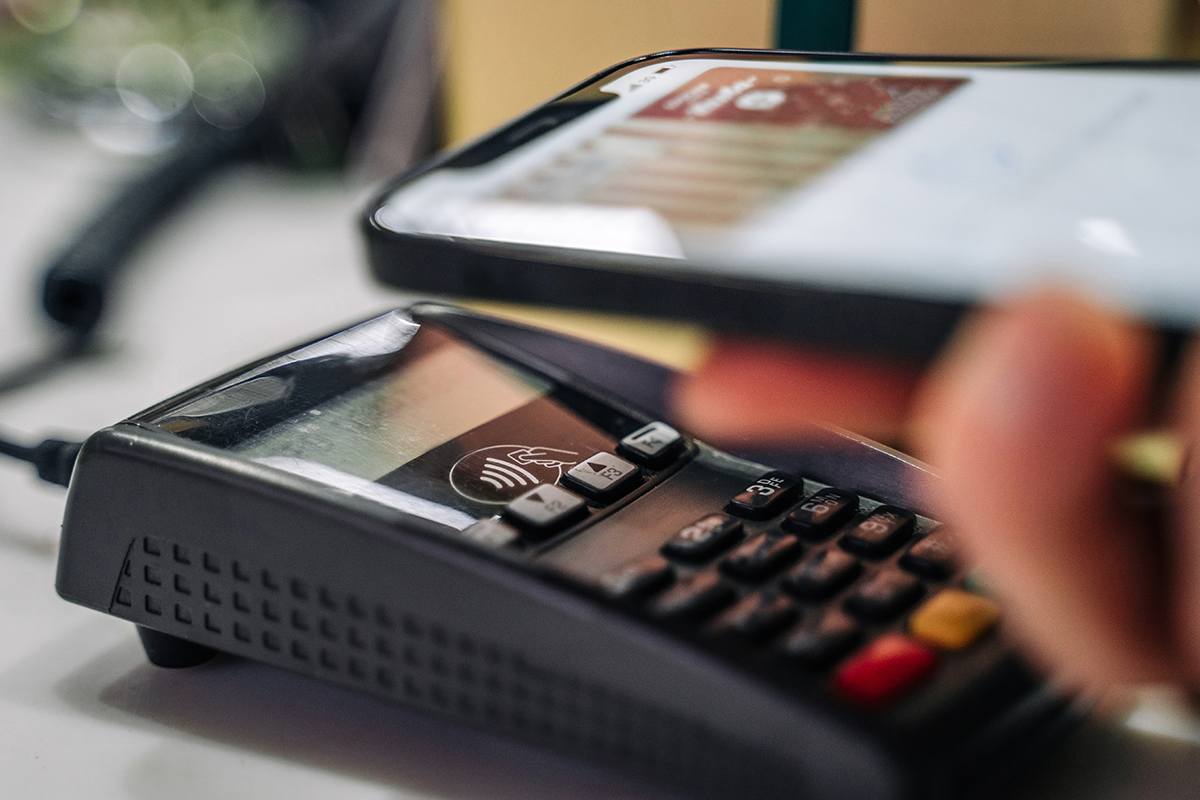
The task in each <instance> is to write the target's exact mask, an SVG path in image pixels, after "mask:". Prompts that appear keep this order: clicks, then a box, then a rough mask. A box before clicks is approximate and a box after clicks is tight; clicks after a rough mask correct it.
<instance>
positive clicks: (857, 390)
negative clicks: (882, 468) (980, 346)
mask: <svg viewBox="0 0 1200 800" xmlns="http://www.w3.org/2000/svg"><path fill="white" fill-rule="evenodd" d="M917 379H918V373H917V372H916V371H915V370H911V369H904V368H901V367H896V366H893V365H888V364H883V363H874V362H871V361H869V360H866V359H861V360H856V359H852V358H849V357H843V356H838V355H831V354H828V353H820V352H816V351H806V350H803V349H800V348H794V347H788V346H783V345H777V344H767V343H757V342H739V341H724V342H719V343H717V344H716V345H715V346H714V348H713V349H712V350H711V352H710V353H709V355H708V356H707V358H706V359H705V361H704V363H703V364H702V365H701V367H700V369H699V370H697V371H696V372H695V373H694V374H693V375H691V376H689V377H687V378H685V379H683V381H682V382H681V383H680V384H679V385H677V386H676V387H675V391H674V398H673V400H674V405H675V408H676V409H677V414H678V419H679V420H680V422H682V423H683V424H684V425H685V426H687V427H688V428H689V429H691V430H692V431H694V432H696V433H698V434H700V435H701V436H705V437H708V438H710V439H713V440H715V441H723V442H731V441H740V442H747V441H751V442H772V441H774V442H781V441H782V442H786V441H788V439H789V438H794V437H795V436H797V435H803V434H804V433H805V432H806V431H808V430H810V429H811V426H812V424H813V423H814V422H823V423H831V424H834V425H840V426H843V427H846V428H849V429H851V430H853V431H855V432H857V433H862V434H865V435H868V436H875V437H877V438H890V437H891V436H892V435H893V434H894V433H895V432H896V431H897V430H899V428H900V426H901V424H902V422H903V420H904V418H905V415H906V413H907V411H908V404H909V400H910V398H911V396H912V393H913V390H914V388H915V386H916V383H917Z"/></svg>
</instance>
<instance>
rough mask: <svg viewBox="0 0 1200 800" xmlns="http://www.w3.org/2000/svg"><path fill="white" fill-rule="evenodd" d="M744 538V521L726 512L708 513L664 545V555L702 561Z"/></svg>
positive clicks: (683, 528) (682, 529)
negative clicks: (727, 514)
mask: <svg viewBox="0 0 1200 800" xmlns="http://www.w3.org/2000/svg"><path fill="white" fill-rule="evenodd" d="M741 538H742V523H741V521H740V520H736V519H734V518H733V517H729V516H726V515H725V514H708V515H706V516H703V517H701V518H700V519H698V520H696V521H695V522H693V523H692V524H691V525H685V526H684V527H682V528H680V529H679V532H678V533H676V534H675V535H674V536H672V537H671V540H670V541H668V542H667V543H666V544H665V545H663V548H662V551H663V554H664V555H668V556H671V557H672V558H678V559H681V560H684V561H702V560H704V559H706V558H708V557H709V556H711V555H713V554H715V553H717V552H719V551H721V550H724V549H725V548H726V547H728V546H729V545H731V544H733V543H734V542H736V541H737V540H739V539H741Z"/></svg>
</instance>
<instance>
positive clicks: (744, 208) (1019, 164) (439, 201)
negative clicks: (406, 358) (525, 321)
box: [376, 57, 1200, 323]
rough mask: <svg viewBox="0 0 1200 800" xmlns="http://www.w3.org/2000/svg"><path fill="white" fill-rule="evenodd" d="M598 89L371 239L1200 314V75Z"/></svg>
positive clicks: (651, 79)
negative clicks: (413, 237)
mask: <svg viewBox="0 0 1200 800" xmlns="http://www.w3.org/2000/svg"><path fill="white" fill-rule="evenodd" d="M584 92H585V93H587V92H590V94H588V95H587V96H588V97H597V96H599V97H604V98H606V99H607V100H606V102H598V103H595V105H594V107H589V110H587V111H586V113H579V114H575V115H572V116H571V118H570V119H569V120H568V121H564V122H562V123H561V124H560V125H556V126H555V127H554V128H553V130H551V131H550V132H548V133H545V134H543V135H539V136H537V137H536V138H533V139H531V140H530V141H528V142H526V143H523V144H518V145H516V146H514V147H512V148H511V149H509V150H507V151H506V152H503V153H502V154H500V155H498V156H497V157H495V158H492V159H490V160H488V161H486V162H485V163H482V164H476V165H471V166H455V165H454V163H453V162H451V163H450V164H449V165H448V166H446V167H443V168H441V169H438V170H435V171H433V172H430V173H427V174H425V175H424V176H422V177H420V178H418V179H416V180H414V181H412V182H410V183H408V184H406V185H404V186H403V187H401V188H400V189H398V190H397V191H396V192H395V193H394V194H392V195H391V196H390V197H389V198H388V199H387V200H386V202H385V203H384V205H383V206H382V207H381V208H380V209H379V210H378V211H377V213H376V219H377V221H378V222H379V223H380V224H381V225H383V226H384V227H385V228H390V229H393V230H396V231H399V232H411V233H428V234H437V235H450V236H459V237H469V238H472V239H477V240H484V241H493V242H498V243H510V244H520V245H526V246H528V245H540V246H545V247H550V248H554V249H555V250H559V249H569V250H578V251H588V252H592V253H608V254H611V255H612V256H613V257H614V258H613V263H614V264H619V265H620V267H621V268H622V269H636V268H638V261H637V260H636V259H629V258H628V256H630V255H637V256H652V257H656V258H655V259H654V260H653V268H654V269H659V270H661V269H671V268H672V265H673V264H674V265H678V267H680V268H684V267H686V268H687V269H688V270H689V271H690V272H695V271H697V270H702V271H703V270H707V271H711V272H713V273H715V274H730V273H732V274H735V275H738V276H741V277H748V278H758V279H765V280H769V281H775V282H784V283H801V284H807V285H815V286H821V287H832V288H843V289H849V290H861V291H868V292H901V293H908V294H913V293H915V294H918V295H921V296H925V297H932V298H935V299H946V300H952V301H964V300H965V301H968V302H970V301H975V300H979V299H981V298H987V297H990V296H994V295H997V294H1000V293H1003V292H1005V291H1008V290H1010V289H1013V288H1017V287H1019V286H1021V285H1024V284H1027V283H1029V282H1032V281H1047V280H1054V281H1059V282H1070V283H1075V284H1082V285H1084V286H1086V287H1088V288H1090V289H1092V290H1093V291H1094V292H1096V293H1099V294H1101V295H1107V296H1108V297H1109V298H1110V299H1112V300H1115V301H1117V302H1118V303H1120V304H1122V305H1124V306H1126V307H1128V308H1129V309H1130V310H1132V311H1134V312H1137V313H1141V314H1143V315H1147V316H1149V317H1151V318H1156V319H1162V320H1166V321H1172V322H1183V323H1189V322H1193V321H1194V320H1195V318H1196V317H1197V315H1198V312H1197V309H1200V269H1197V268H1196V264H1195V254H1196V252H1197V251H1198V250H1200V224H1197V222H1196V219H1197V214H1196V212H1195V210H1194V203H1195V201H1194V199H1193V195H1194V192H1195V190H1196V188H1197V187H1200V81H1197V79H1196V72H1195V71H1194V70H1187V69H1181V70H1153V69H1141V70H1139V69H1133V68H1128V69H1114V68H1105V69H1086V68H1079V67H1051V66H1038V67H1027V66H1026V67H1023V66H1015V65H1012V66H956V65H937V66H935V65H921V64H897V63H863V62H858V63H854V62H849V61H847V62H828V61H822V62H811V61H801V60H794V61H791V60H779V59H772V60H755V59H754V58H753V57H746V58H694V57H693V58H666V59H655V60H651V61H649V62H647V63H646V64H644V65H642V66H637V67H635V68H631V69H627V70H625V71H624V72H621V73H618V74H617V75H616V76H609V77H607V78H604V79H601V81H600V82H599V83H598V84H596V85H594V86H592V87H589V88H588V89H586V90H584ZM578 94H579V93H577V95H578ZM577 95H576V96H577ZM576 96H568V97H566V98H564V99H563V100H562V101H560V103H559V105H560V106H562V107H569V104H570V103H571V102H573V98H574V97H576ZM551 108H552V107H551ZM621 256H625V257H626V258H624V259H621V258H620V257H621ZM645 268H651V267H649V266H648V265H647V266H646V267H645Z"/></svg>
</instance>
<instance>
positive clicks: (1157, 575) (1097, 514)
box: [674, 291, 1200, 686]
mask: <svg viewBox="0 0 1200 800" xmlns="http://www.w3.org/2000/svg"><path fill="white" fill-rule="evenodd" d="M1153 364H1154V349H1153V342H1152V341H1151V339H1150V337H1149V336H1148V335H1147V334H1146V332H1144V331H1142V330H1139V329H1138V328H1137V327H1135V326H1134V325H1132V324H1131V323H1130V322H1129V321H1127V320H1125V319H1123V318H1121V317H1119V316H1117V315H1115V314H1112V313H1110V312H1108V311H1106V310H1104V309H1101V308H1099V307H1097V306H1095V305H1093V304H1091V303H1090V302H1088V301H1086V300H1084V299H1082V298H1080V297H1078V296H1075V295H1072V294H1068V293H1065V292H1058V291H1045V292H1040V293H1036V294H1032V295H1028V296H1025V297H1023V298H1020V299H1017V300H1015V301H1013V302H1011V303H1009V304H1007V305H1005V306H1003V307H1000V308H997V309H994V310H990V311H985V312H981V313H980V314H979V315H978V316H976V317H975V318H974V319H973V320H971V321H970V322H968V323H967V324H966V325H965V326H964V328H963V330H962V331H961V332H960V333H959V335H958V337H957V338H956V340H955V342H954V343H953V344H952V345H951V347H950V348H949V349H948V351H947V353H946V354H945V355H944V356H943V357H942V359H941V360H940V362H939V363H938V364H937V365H936V366H935V367H934V368H933V369H932V370H931V371H930V373H929V374H928V375H925V376H921V375H919V374H917V373H916V372H915V371H912V370H906V369H903V368H899V367H895V366H887V365H880V364H870V363H868V362H865V361H853V360H848V359H838V358H836V357H831V356H829V355H821V354H814V353H806V352H804V351H802V350H799V349H790V348H787V347H784V346H779V345H763V344H753V343H745V342H723V343H721V344H719V345H718V346H717V347H716V348H715V349H714V350H713V352H712V354H711V356H710V357H709V359H708V360H707V361H706V363H705V364H704V365H702V366H701V368H700V369H699V370H698V371H697V372H696V373H695V374H694V375H693V376H691V377H689V378H688V379H686V380H684V381H683V382H682V383H681V384H680V385H679V386H677V387H676V391H675V394H674V400H675V405H676V409H677V412H678V418H679V419H680V421H681V422H683V423H684V424H686V425H687V426H688V427H689V428H691V429H692V430H693V431H695V432H696V433H697V434H699V435H701V436H706V437H708V438H710V439H712V440H714V441H716V442H722V441H724V442H730V441H738V442H741V443H745V442H747V441H759V442H762V443H767V442H770V441H774V442H775V443H781V442H786V441H787V439H788V437H789V436H790V435H801V434H802V433H803V432H804V431H805V430H806V429H807V428H809V427H810V426H811V425H812V423H813V422H814V421H817V422H826V423H833V424H837V425H841V426H844V427H847V428H850V429H852V430H855V431H856V432H859V433H863V434H867V435H872V436H875V437H882V438H894V437H895V436H896V435H897V434H900V433H904V434H906V435H907V438H908V441H910V442H911V443H912V444H913V446H914V449H915V451H916V455H918V456H920V457H922V458H924V459H925V460H927V461H928V462H929V463H930V464H932V465H933V467H934V468H935V469H936V470H937V471H938V472H939V473H940V474H941V476H942V477H941V478H940V479H939V480H938V481H937V482H936V483H935V484H934V485H931V486H929V487H928V491H929V497H930V505H931V507H932V509H933V510H934V512H935V514H936V515H937V516H939V517H940V518H941V519H943V520H944V521H945V522H946V523H948V524H949V525H952V526H953V528H954V529H955V530H956V531H957V532H958V533H959V534H960V536H961V538H962V540H963V543H964V546H965V548H966V549H967V551H968V555H969V556H970V557H971V559H972V561H973V562H974V563H976V564H978V565H979V566H980V567H981V568H982V569H983V571H984V572H985V574H986V575H987V576H988V580H989V585H990V586H992V587H993V588H994V589H995V590H996V592H997V594H999V595H1000V596H1001V597H1002V599H1003V601H1004V603H1005V608H1006V613H1007V614H1008V617H1009V620H1010V622H1011V625H1010V629H1011V630H1012V631H1014V632H1015V633H1016V634H1017V636H1018V637H1020V638H1023V639H1025V640H1026V641H1027V644H1028V646H1029V647H1030V649H1031V650H1032V651H1033V653H1034V654H1035V656H1037V657H1039V658H1041V659H1042V660H1045V661H1046V662H1048V663H1049V664H1050V665H1052V666H1053V667H1055V668H1056V670H1057V671H1058V672H1059V674H1061V675H1062V676H1063V677H1065V678H1066V679H1068V680H1072V681H1074V682H1079V683H1084V684H1088V685H1091V686H1112V685H1116V684H1126V685H1127V684H1136V683H1145V682H1173V683H1178V684H1181V685H1189V686H1195V685H1196V684H1197V682H1198V681H1200V508H1197V504H1198V503H1200V491H1198V490H1200V477H1198V476H1197V475H1196V474H1195V472H1194V471H1189V474H1186V475H1185V476H1184V477H1183V479H1182V483H1181V485H1180V486H1179V487H1178V489H1177V497H1178V503H1177V506H1178V507H1177V508H1176V509H1174V511H1175V514H1174V517H1173V520H1172V524H1170V525H1167V526H1166V529H1165V530H1158V529H1155V530H1149V529H1147V526H1145V525H1143V524H1139V520H1137V519H1135V518H1133V517H1132V516H1131V514H1130V513H1129V510H1128V509H1127V508H1123V507H1122V505H1121V503H1120V499H1119V498H1120V496H1121V495H1120V492H1118V491H1116V487H1117V484H1118V482H1119V480H1120V476H1119V475H1118V473H1117V470H1116V469H1115V467H1114V460H1113V458H1112V448H1113V445H1114V442H1115V441H1116V440H1118V439H1119V438H1120V437H1121V436H1122V435H1124V434H1125V433H1127V432H1128V431H1130V430H1132V429H1134V428H1135V427H1136V426H1137V425H1138V424H1139V423H1140V422H1143V421H1144V419H1145V417H1146V415H1147V413H1148V411H1147V409H1148V405H1149V402H1150V397H1149V395H1150V391H1149V382H1150V378H1151V372H1152V367H1153ZM1187 366H1188V367H1190V368H1189V369H1185V372H1184V374H1185V375H1187V376H1189V378H1190V379H1185V380H1184V381H1183V382H1182V383H1183V385H1182V386H1181V387H1180V388H1179V389H1178V394H1177V397H1176V398H1175V406H1174V408H1175V409H1176V412H1175V415H1174V416H1175V423H1176V425H1177V426H1178V428H1179V430H1180V432H1181V433H1182V434H1183V435H1184V437H1185V439H1186V440H1187V441H1192V440H1194V439H1195V438H1196V436H1197V434H1198V433H1200V358H1193V359H1192V360H1191V361H1190V363H1189V364H1188V365H1187Z"/></svg>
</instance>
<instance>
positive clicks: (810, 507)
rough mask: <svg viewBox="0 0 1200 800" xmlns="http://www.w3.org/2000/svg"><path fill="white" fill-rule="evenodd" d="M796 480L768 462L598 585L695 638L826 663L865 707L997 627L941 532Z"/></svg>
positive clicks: (843, 691) (837, 686)
mask: <svg viewBox="0 0 1200 800" xmlns="http://www.w3.org/2000/svg"><path fill="white" fill-rule="evenodd" d="M805 484H806V482H805V481H803V480H801V479H800V478H797V477H794V476H791V475H788V474H787V473H782V472H770V473H767V474H766V475H764V476H762V478H760V479H758V480H756V481H753V482H751V483H750V484H748V486H747V489H746V490H744V491H742V492H739V493H737V495H736V496H735V497H733V498H732V499H731V500H730V501H729V502H728V503H727V504H726V506H725V509H724V513H722V512H716V511H714V512H711V513H709V514H705V515H703V516H700V517H698V518H697V519H695V520H694V521H693V522H691V523H689V524H688V525H685V526H683V527H682V528H680V529H678V530H676V531H674V532H669V531H665V532H664V539H663V540H660V541H662V542H663V544H662V546H661V548H660V552H657V553H650V554H647V555H646V556H644V557H642V558H639V559H635V560H633V561H631V562H629V563H627V564H625V565H622V566H620V567H619V568H617V569H615V570H613V571H612V572H611V573H610V574H608V575H606V576H604V578H603V579H602V580H601V581H600V586H601V588H602V589H603V590H604V591H605V592H606V593H607V594H608V595H610V596H612V597H615V598H619V599H620V600H621V601H622V602H624V603H627V604H629V605H631V606H632V608H634V609H643V610H644V611H645V612H646V613H648V614H649V616H650V617H651V618H652V619H655V620H658V621H660V622H661V623H664V624H669V625H670V626H672V627H673V628H679V629H681V630H682V631H691V632H692V635H695V636H698V637H700V638H701V639H702V640H703V639H711V640H712V641H714V642H716V641H726V642H729V645H728V646H729V647H733V648H743V649H746V650H747V652H748V653H753V654H755V656H754V657H755V658H759V659H767V660H772V659H774V661H777V662H778V663H779V664H781V665H784V666H783V668H784V669H790V670H793V671H796V674H797V675H800V674H804V675H809V676H814V675H817V676H819V675H824V676H826V678H824V680H827V681H828V686H829V688H830V690H831V691H832V692H833V693H834V694H837V695H840V696H841V697H843V698H844V699H845V700H847V701H849V702H850V703H852V704H854V705H858V706H860V707H864V708H876V709H877V708H882V707H886V706H888V705H890V704H892V703H895V702H899V701H900V700H901V699H902V698H903V697H904V696H906V695H907V694H909V693H911V692H914V691H917V689H918V688H919V687H920V686H922V685H923V684H924V683H925V682H927V681H928V680H930V677H931V676H932V675H934V674H935V672H936V671H937V669H939V667H938V664H940V663H941V661H942V660H943V659H946V658H952V657H953V654H955V653H957V652H959V651H965V650H968V649H969V648H972V647H975V646H978V642H979V641H981V640H983V639H984V638H985V637H986V636H987V635H988V633H989V632H990V631H991V629H992V628H993V627H995V625H996V622H997V619H998V617H999V609H998V607H997V606H996V604H995V603H994V602H992V601H991V600H990V599H988V598H986V597H983V596H981V595H979V594H978V593H975V592H972V591H969V589H968V588H967V586H966V585H965V583H964V579H963V578H962V577H961V576H959V577H955V576H956V575H958V573H959V572H960V566H959V564H958V559H957V547H956V546H955V542H954V539H953V534H952V533H951V532H950V531H948V530H945V529H943V528H940V527H937V526H936V524H933V523H931V522H930V521H928V520H924V519H923V518H920V517H918V516H917V515H916V514H914V513H912V512H911V511H908V510H907V509H904V508H901V507H898V506H894V505H886V504H879V503H878V502H876V501H873V500H870V499H867V498H863V497H860V495H859V494H858V493H857V492H853V491H848V490H845V489H839V488H836V487H829V486H826V487H818V488H816V490H815V491H813V490H810V491H809V492H808V493H806V494H803V495H802V494H801V492H802V490H803V489H804V487H805ZM753 487H763V488H761V489H755V488H753ZM777 498H778V499H777ZM864 506H865V508H864ZM910 539H911V540H912V541H911V543H909V540H910ZM906 543H908V544H907V546H906ZM810 548H811V549H810ZM810 679H811V677H810Z"/></svg>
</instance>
